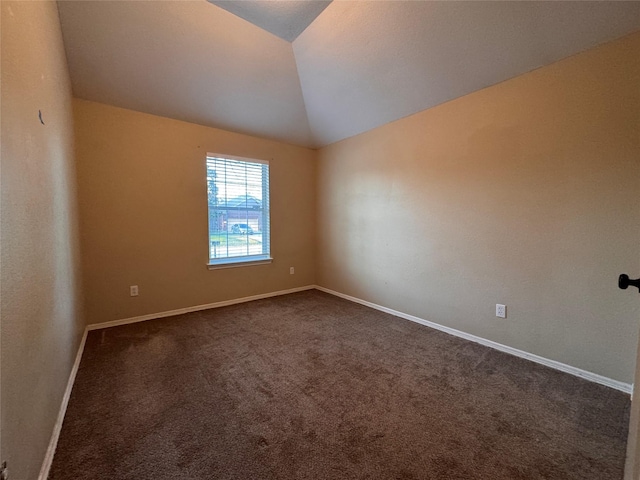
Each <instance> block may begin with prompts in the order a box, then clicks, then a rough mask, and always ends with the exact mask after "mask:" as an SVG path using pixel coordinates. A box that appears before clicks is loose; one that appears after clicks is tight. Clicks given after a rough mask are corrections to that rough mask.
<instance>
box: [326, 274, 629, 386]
mask: <svg viewBox="0 0 640 480" xmlns="http://www.w3.org/2000/svg"><path fill="white" fill-rule="evenodd" d="M315 288H316V289H318V290H320V291H322V292H325V293H329V294H331V295H335V296H336V297H340V298H344V299H346V300H350V301H352V302H355V303H359V304H360V305H365V306H367V307H371V308H374V309H376V310H380V311H381V312H385V313H389V314H391V315H394V316H396V317H400V318H404V319H405V320H410V321H412V322H416V323H420V324H421V325H425V326H427V327H431V328H434V329H436V330H440V331H441V332H445V333H448V334H450V335H454V336H456V337H460V338H464V339H465V340H470V341H472V342H475V343H479V344H481V345H484V346H486V347H490V348H493V349H495V350H499V351H501V352H504V353H509V354H511V355H515V356H516V357H520V358H524V359H527V360H530V361H532V362H535V363H539V364H541V365H545V366H547V367H550V368H553V369H555V370H560V371H561V372H565V373H569V374H571V375H574V376H576V377H580V378H584V379H585V380H589V381H591V382H595V383H599V384H600V385H605V386H607V387H610V388H614V389H616V390H619V391H621V392H624V393H628V394H632V393H633V385H632V384H629V383H624V382H620V381H618V380H613V379H612V378H608V377H604V376H602V375H598V374H597V373H593V372H588V371H586V370H582V369H580V368H577V367H572V366H571V365H566V364H564V363H561V362H558V361H556V360H550V359H548V358H544V357H541V356H539V355H535V354H533V353H529V352H525V351H523V350H518V349H517V348H513V347H509V346H507V345H502V344H501V343H497V342H494V341H492V340H487V339H486V338H482V337H478V336H476V335H472V334H470V333H465V332H462V331H460V330H456V329H455V328H451V327H445V326H444V325H439V324H437V323H434V322H430V321H429V320H424V319H422V318H419V317H415V316H413V315H409V314H407V313H403V312H399V311H397V310H393V309H391V308H387V307H383V306H382V305H377V304H375V303H372V302H367V301H366V300H362V299H360V298H356V297H352V296H351V295H345V294H344V293H340V292H336V291H334V290H330V289H328V288H325V287H321V286H319V285H316V286H315Z"/></svg>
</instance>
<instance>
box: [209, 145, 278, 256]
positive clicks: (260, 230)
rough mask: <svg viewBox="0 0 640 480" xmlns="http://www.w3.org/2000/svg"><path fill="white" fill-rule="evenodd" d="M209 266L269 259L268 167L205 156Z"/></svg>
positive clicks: (259, 161)
mask: <svg viewBox="0 0 640 480" xmlns="http://www.w3.org/2000/svg"><path fill="white" fill-rule="evenodd" d="M207 197H208V203H209V264H210V265H217V264H228V263H236V262H250V261H260V260H268V259H270V245H269V163H268V162H263V161H261V160H249V159H242V158H237V157H228V156H219V155H214V154H209V155H207Z"/></svg>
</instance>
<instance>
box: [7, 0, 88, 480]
mask: <svg viewBox="0 0 640 480" xmlns="http://www.w3.org/2000/svg"><path fill="white" fill-rule="evenodd" d="M0 8H1V9H2V112H1V113H2V122H1V123H2V150H1V155H2V163H1V165H2V167H1V171H2V180H1V181H2V196H1V198H2V208H1V213H2V216H1V224H0V226H1V229H2V235H1V255H0V256H1V262H2V272H1V282H2V283H1V286H2V298H1V300H2V303H1V309H0V316H1V320H2V322H1V331H2V335H1V336H2V348H1V350H2V353H1V355H0V357H1V364H2V367H1V368H2V371H1V377H2V381H1V389H2V401H1V410H2V415H1V421H2V433H1V438H2V453H1V457H2V459H3V460H7V461H8V465H9V471H10V472H11V478H15V479H20V480H31V479H35V478H37V476H38V472H39V470H40V467H41V464H42V461H43V459H44V455H45V451H46V448H47V445H48V443H49V439H50V438H51V433H52V431H53V426H54V423H55V421H56V417H57V414H58V410H59V408H60V404H61V402H62V395H63V392H64V389H65V387H66V383H67V380H68V378H69V373H70V371H71V366H72V364H73V361H74V358H75V355H76V352H77V349H78V345H79V342H80V337H81V333H82V330H83V327H84V325H83V322H82V320H81V316H80V309H81V308H80V295H79V292H80V290H79V288H78V284H79V268H78V265H79V261H78V260H79V255H78V235H77V222H76V207H75V205H76V197H75V172H74V155H73V123H72V119H73V117H72V109H71V84H70V81H69V76H68V73H67V65H66V59H65V54H64V49H63V45H62V35H61V32H60V25H59V23H58V11H57V7H56V3H55V2H6V1H3V2H2V4H1V7H0ZM38 110H41V111H42V118H43V120H44V123H45V124H44V125H42V124H41V123H40V121H39V120H38Z"/></svg>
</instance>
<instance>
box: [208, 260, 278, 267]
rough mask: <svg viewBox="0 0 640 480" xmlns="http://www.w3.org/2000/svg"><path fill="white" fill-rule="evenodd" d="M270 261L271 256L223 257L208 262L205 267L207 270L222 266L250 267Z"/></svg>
mask: <svg viewBox="0 0 640 480" xmlns="http://www.w3.org/2000/svg"><path fill="white" fill-rule="evenodd" d="M272 261H273V258H271V257H249V258H225V259H224V260H217V261H214V262H209V263H208V264H207V268H208V269H209V270H220V269H223V268H236V267H251V266H253V265H266V264H268V263H271V262H272Z"/></svg>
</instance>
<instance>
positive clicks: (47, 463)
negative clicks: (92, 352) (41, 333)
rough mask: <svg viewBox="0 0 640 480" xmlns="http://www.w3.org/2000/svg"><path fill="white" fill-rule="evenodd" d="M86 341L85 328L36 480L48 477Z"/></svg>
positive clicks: (44, 479) (43, 479)
mask: <svg viewBox="0 0 640 480" xmlns="http://www.w3.org/2000/svg"><path fill="white" fill-rule="evenodd" d="M86 341H87V329H86V328H85V329H84V333H83V334H82V340H81V341H80V346H79V347H78V353H76V358H75V361H74V362H73V367H71V373H70V374H69V380H68V381H67V388H66V389H65V391H64V395H62V403H61V405H60V410H59V411H58V418H57V419H56V423H55V425H54V426H53V433H52V434H51V440H49V446H48V447H47V452H46V454H45V456H44V461H43V462H42V467H41V468H40V474H39V475H38V480H47V477H48V476H49V469H51V463H52V462H53V456H54V455H55V453H56V447H57V446H58V438H60V431H61V430H62V422H64V416H65V414H66V413H67V405H68V404H69V398H70V397H71V390H72V389H73V384H74V382H75V380H76V374H77V373H78V367H80V360H81V359H82V352H84V345H85V343H86Z"/></svg>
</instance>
